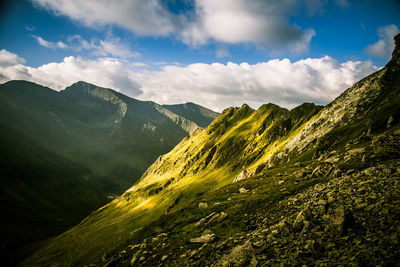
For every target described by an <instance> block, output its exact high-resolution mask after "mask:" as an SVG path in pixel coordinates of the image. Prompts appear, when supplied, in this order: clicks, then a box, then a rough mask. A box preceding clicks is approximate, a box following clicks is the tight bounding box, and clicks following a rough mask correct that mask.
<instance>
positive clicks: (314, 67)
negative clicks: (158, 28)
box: [0, 50, 378, 111]
mask: <svg viewBox="0 0 400 267" xmlns="http://www.w3.org/2000/svg"><path fill="white" fill-rule="evenodd" d="M0 62H7V63H1V66H2V67H1V69H0V74H1V75H0V81H2V82H4V81H6V80H10V79H26V80H30V81H34V82H37V83H40V84H43V85H46V86H49V87H50V88H53V89H55V90H62V89H63V88H65V87H67V86H69V85H70V84H72V83H74V82H76V81H80V80H83V81H87V82H90V83H93V84H96V85H99V86H102V87H109V88H113V89H116V90H118V91H120V92H122V93H124V94H127V95H129V96H132V97H135V98H138V99H142V100H152V101H155V102H158V103H161V104H173V103H183V102H188V101H191V102H195V103H198V104H200V105H204V106H206V107H209V108H212V109H214V110H217V111H221V110H223V109H224V108H227V107H230V106H240V105H242V104H243V103H244V102H245V103H247V104H249V105H251V106H253V107H255V108H257V107H259V106H260V105H262V104H265V103H269V102H271V103H276V104H279V105H281V106H284V107H288V108H292V107H295V106H296V105H298V104H301V103H303V102H315V103H318V104H326V103H328V102H330V101H331V100H333V99H334V98H335V97H337V96H338V95H339V94H340V93H342V92H343V91H344V90H345V89H346V88H348V87H350V86H351V85H352V84H353V83H354V82H356V81H358V80H360V79H361V78H363V77H364V76H366V75H368V74H370V73H372V72H374V71H376V70H377V69H378V68H377V67H375V66H373V65H372V63H371V62H368V61H367V62H361V61H347V62H343V63H340V62H338V61H336V60H335V59H333V58H331V57H328V56H325V57H322V58H314V59H313V58H309V59H304V60H299V61H296V62H291V61H290V60H288V59H282V60H279V59H275V60H270V61H267V62H261V63H258V64H254V65H250V64H248V63H242V64H235V63H231V62H229V63H227V64H219V63H214V64H200V63H197V64H191V65H188V66H173V65H167V66H164V67H162V69H161V70H159V71H148V70H143V69H142V68H141V66H139V68H135V64H132V63H129V62H128V61H124V60H122V59H117V58H98V59H96V60H86V59H83V58H79V57H66V58H65V59H64V60H63V61H62V62H58V63H49V64H45V65H43V66H40V67H37V68H32V67H29V66H25V65H23V64H22V63H23V61H22V59H21V58H20V57H18V56H17V55H15V54H12V53H10V52H8V51H6V50H1V51H0Z"/></svg>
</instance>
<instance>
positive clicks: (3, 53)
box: [0, 49, 31, 82]
mask: <svg viewBox="0 0 400 267" xmlns="http://www.w3.org/2000/svg"><path fill="white" fill-rule="evenodd" d="M24 63H25V60H24V59H23V58H21V57H19V56H18V55H16V54H14V53H11V52H9V51H7V50H5V49H2V50H0V82H6V81H9V80H30V79H31V76H30V74H29V72H28V70H27V68H26V66H25V65H23V64H24Z"/></svg>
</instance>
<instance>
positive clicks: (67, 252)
mask: <svg viewBox="0 0 400 267" xmlns="http://www.w3.org/2000/svg"><path fill="white" fill-rule="evenodd" d="M320 109H321V108H320V107H316V106H314V105H305V109H304V110H303V111H302V112H303V113H302V114H301V115H300V114H297V112H298V109H296V110H294V111H293V112H289V111H287V110H286V109H282V108H279V107H278V106H275V105H265V106H263V107H261V108H260V109H259V110H257V111H254V110H252V109H251V108H249V107H248V106H246V105H244V106H242V107H241V108H235V109H233V108H230V109H228V110H225V111H224V112H223V113H222V114H221V116H220V117H218V118H217V119H216V120H215V121H214V122H213V123H212V124H211V125H210V126H209V127H208V128H207V129H205V130H198V131H197V132H195V133H194V134H193V135H192V136H190V137H188V138H186V139H184V140H183V141H182V142H181V143H180V144H178V145H177V146H176V147H175V148H174V149H173V150H172V151H171V152H170V153H168V154H166V155H163V156H162V157H160V158H159V159H158V160H157V161H156V162H155V163H154V164H153V165H152V166H151V167H150V168H149V169H148V170H147V171H146V173H145V174H144V175H143V177H142V179H141V181H140V182H139V183H137V184H136V185H135V186H133V187H132V188H131V189H129V190H128V191H127V192H126V193H125V194H124V195H122V196H121V197H120V198H118V199H116V200H114V201H113V202H111V203H110V204H108V205H106V206H105V207H103V208H101V209H99V210H98V211H96V212H95V213H93V214H91V215H90V216H89V217H88V218H86V219H85V220H84V221H83V222H81V223H80V224H79V225H78V226H77V227H75V228H73V229H71V230H70V231H68V232H66V233H64V234H62V235H60V236H59V237H57V238H55V239H53V240H52V241H50V243H49V245H48V246H46V248H45V249H44V250H42V251H41V252H40V254H39V256H34V258H36V257H37V258H36V259H35V260H38V262H39V263H40V262H42V263H44V262H59V263H60V264H82V263H90V262H93V261H95V260H96V259H98V258H99V257H101V256H102V255H103V254H105V253H107V252H109V251H110V250H112V249H114V248H115V247H117V246H119V245H120V244H121V243H124V242H125V241H126V240H127V239H128V238H129V234H127V233H130V232H133V231H134V230H135V229H138V228H140V227H143V226H145V225H147V224H148V223H149V222H151V221H153V220H155V219H157V218H158V217H160V216H161V215H163V214H165V213H169V212H174V211H175V210H178V209H179V208H181V207H184V206H186V205H187V204H188V203H190V202H192V201H195V200H196V198H197V197H196V196H201V195H202V194H204V193H205V192H209V191H213V190H215V189H218V188H220V187H222V186H225V185H227V184H230V183H231V182H232V181H233V179H234V178H235V177H236V176H237V175H238V174H239V173H240V172H241V171H242V166H244V165H246V166H247V167H248V168H249V169H252V168H255V167H256V166H253V162H257V159H259V158H265V157H268V154H269V153H270V151H274V150H275V149H276V144H277V143H278V142H279V140H280V139H283V140H285V139H286V138H288V137H289V136H290V135H291V134H292V133H293V131H294V129H292V128H291V127H299V125H301V122H302V121H307V120H308V119H309V118H310V117H311V116H312V115H313V114H315V113H316V112H318V111H319V110H320ZM298 122H300V123H298ZM285 126H287V128H286V127H285ZM284 128H286V130H285V131H287V135H286V136H284V137H281V136H279V135H277V134H275V133H274V131H282V130H283V129H284ZM255 132H259V134H258V136H257V135H256V134H254V133H255ZM246 147H249V149H247V152H246ZM249 151H251V152H254V153H249ZM255 154H256V157H255V156H254V155H255ZM85 240H92V241H93V243H92V244H95V245H94V246H91V245H90V246H88V244H87V243H86V242H85ZM43 254H44V255H46V256H44V257H43V258H42V256H40V255H43ZM56 259H57V260H56Z"/></svg>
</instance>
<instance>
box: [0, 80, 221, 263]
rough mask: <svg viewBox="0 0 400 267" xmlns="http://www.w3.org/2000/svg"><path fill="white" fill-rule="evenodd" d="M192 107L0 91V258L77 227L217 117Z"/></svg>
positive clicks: (95, 93) (75, 90)
mask: <svg viewBox="0 0 400 267" xmlns="http://www.w3.org/2000/svg"><path fill="white" fill-rule="evenodd" d="M185 105H186V104H182V105H175V106H174V107H177V108H178V109H179V107H180V106H185ZM191 107H192V108H191V110H190V112H184V110H182V111H183V112H181V113H179V114H176V113H174V112H173V111H171V110H169V109H167V108H164V107H163V106H162V105H159V104H156V103H154V102H146V101H139V100H136V99H133V98H130V97H127V96H125V95H123V94H120V93H118V92H116V91H114V90H111V89H107V88H101V87H98V86H95V85H92V84H88V83H85V82H77V83H75V84H73V85H71V86H70V87H68V88H66V89H65V90H63V91H61V92H56V91H54V90H52V89H50V88H47V87H43V86H40V85H38V84H34V83H31V82H27V81H10V82H7V83H5V84H2V85H0V114H1V116H0V135H1V142H0V149H1V150H0V151H1V152H0V165H1V166H0V169H1V170H0V172H1V177H2V178H1V184H0V190H1V193H2V195H1V197H0V199H1V200H2V201H1V203H0V207H2V209H3V210H4V211H5V213H4V214H3V215H5V219H3V220H2V226H3V227H1V231H0V235H1V236H2V247H3V248H4V249H3V250H2V251H4V252H5V254H10V251H13V252H15V251H16V250H17V248H19V247H21V246H22V245H23V244H28V243H31V242H32V241H37V240H40V239H43V238H45V237H47V236H50V235H51V234H54V233H58V232H60V231H61V230H64V229H66V227H69V226H71V225H73V224H76V223H78V222H79V221H80V220H81V219H82V218H84V217H85V216H86V215H88V214H89V213H90V211H92V210H94V209H96V208H98V207H100V206H101V205H104V204H105V203H107V202H108V201H110V199H112V198H114V197H115V196H117V195H119V194H121V193H122V192H123V191H125V190H126V189H127V188H129V187H130V186H131V185H132V184H134V183H135V182H136V181H137V180H138V179H139V177H140V176H141V174H142V173H143V172H144V171H145V170H146V168H147V167H148V166H149V165H150V164H151V163H152V162H154V160H155V159H156V158H157V157H158V156H159V155H161V154H164V153H166V152H167V151H169V150H170V149H171V148H173V147H174V146H175V145H176V144H177V143H178V142H179V141H181V140H182V138H184V137H186V136H188V135H189V134H190V133H192V132H193V131H195V130H196V129H198V128H199V126H198V125H199V124H201V125H206V124H207V122H208V123H210V122H211V121H212V120H213V118H215V117H216V116H217V113H214V112H212V111H210V110H208V109H206V108H204V107H201V106H198V105H195V104H191ZM196 110H198V111H199V116H196V115H195V113H196ZM186 113H187V115H186ZM200 113H201V114H200ZM197 118H199V120H198V121H197ZM3 257H5V255H3Z"/></svg>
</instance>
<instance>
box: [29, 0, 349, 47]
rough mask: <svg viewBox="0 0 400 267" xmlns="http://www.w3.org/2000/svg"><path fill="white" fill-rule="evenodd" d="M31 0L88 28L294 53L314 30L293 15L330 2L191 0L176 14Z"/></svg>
mask: <svg viewBox="0 0 400 267" xmlns="http://www.w3.org/2000/svg"><path fill="white" fill-rule="evenodd" d="M31 1H33V2H34V3H35V4H36V5H37V6H40V7H43V8H45V9H47V10H49V11H51V12H53V13H54V14H56V15H64V16H68V17H69V18H71V19H73V20H75V21H78V22H80V23H82V24H84V25H86V26H89V27H95V28H96V27H97V28H99V27H104V26H106V25H117V26H120V27H123V28H125V29H128V30H130V31H131V32H133V33H135V34H136V35H139V36H171V35H172V36H174V37H176V38H177V39H179V40H181V41H183V42H184V43H185V44H187V45H190V46H194V47H196V46H201V45H205V44H207V43H209V42H210V41H216V42H218V43H227V44H236V43H253V44H256V46H257V47H262V48H272V49H277V48H279V49H280V50H282V47H284V48H286V49H290V50H292V51H293V52H295V53H301V52H304V51H306V50H307V49H308V47H309V44H310V41H311V38H312V37H313V36H314V34H311V33H313V32H314V31H313V30H312V29H309V30H304V29H302V28H300V27H299V26H298V25H296V24H295V23H292V22H291V20H292V17H293V16H295V15H297V14H298V12H307V13H309V14H310V15H314V14H315V13H320V12H322V11H323V8H324V5H325V4H326V3H327V0H218V1H217V0H191V1H190V2H193V3H194V10H191V11H190V12H188V11H184V12H183V13H181V14H175V13H173V12H171V11H170V10H169V8H168V4H167V3H166V2H167V1H163V0H146V1H142V0H131V1H126V0H115V1H105V0H102V1H98V0H86V1H80V0H31ZM337 1H338V0H337ZM182 2H185V1H182ZM345 2H346V1H343V0H341V1H339V3H345ZM299 10H304V11H299Z"/></svg>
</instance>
